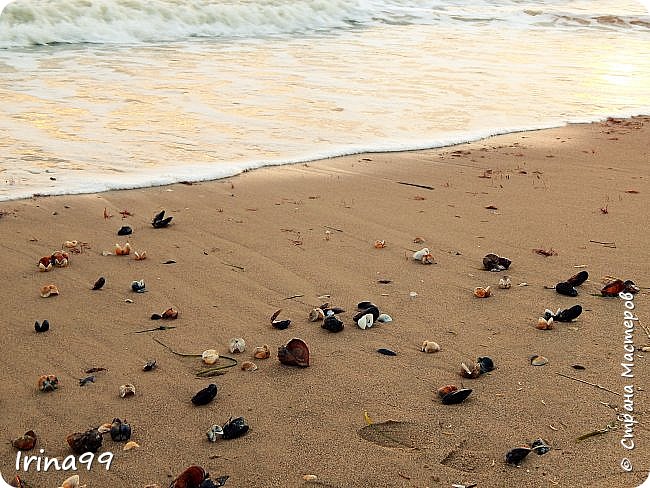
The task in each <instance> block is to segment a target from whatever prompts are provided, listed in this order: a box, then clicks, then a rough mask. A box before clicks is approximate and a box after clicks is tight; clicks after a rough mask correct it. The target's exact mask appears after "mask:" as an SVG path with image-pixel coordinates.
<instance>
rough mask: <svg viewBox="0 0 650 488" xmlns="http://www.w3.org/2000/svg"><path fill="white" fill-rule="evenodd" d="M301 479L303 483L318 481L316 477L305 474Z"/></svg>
mask: <svg viewBox="0 0 650 488" xmlns="http://www.w3.org/2000/svg"><path fill="white" fill-rule="evenodd" d="M302 479H303V480H305V481H316V480H317V479H318V476H316V475H315V474H305V475H303V477H302Z"/></svg>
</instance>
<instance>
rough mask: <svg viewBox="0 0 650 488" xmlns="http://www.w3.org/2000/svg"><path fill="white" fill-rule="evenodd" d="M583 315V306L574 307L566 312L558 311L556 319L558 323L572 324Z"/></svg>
mask: <svg viewBox="0 0 650 488" xmlns="http://www.w3.org/2000/svg"><path fill="white" fill-rule="evenodd" d="M581 313H582V306H580V305H574V306H573V307H571V308H567V309H565V310H558V311H557V313H556V314H555V316H554V319H555V320H557V321H558V322H571V321H572V320H574V319H577V318H578V317H579V316H580V314H581Z"/></svg>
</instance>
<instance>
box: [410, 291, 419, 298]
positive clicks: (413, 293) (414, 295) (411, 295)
mask: <svg viewBox="0 0 650 488" xmlns="http://www.w3.org/2000/svg"><path fill="white" fill-rule="evenodd" d="M409 296H410V297H411V298H415V297H417V296H418V294H417V292H414V291H412V292H411V293H409Z"/></svg>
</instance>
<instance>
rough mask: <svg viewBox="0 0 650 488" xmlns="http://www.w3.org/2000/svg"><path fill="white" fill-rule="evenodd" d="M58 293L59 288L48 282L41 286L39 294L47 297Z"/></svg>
mask: <svg viewBox="0 0 650 488" xmlns="http://www.w3.org/2000/svg"><path fill="white" fill-rule="evenodd" d="M58 294H59V289H58V288H57V286H56V285H53V284H49V285H44V286H43V287H41V296H42V297H43V298H47V297H49V296H56V295H58Z"/></svg>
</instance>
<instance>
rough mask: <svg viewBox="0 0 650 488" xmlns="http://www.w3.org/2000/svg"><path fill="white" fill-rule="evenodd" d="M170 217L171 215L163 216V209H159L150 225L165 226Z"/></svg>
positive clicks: (159, 227) (160, 227)
mask: <svg viewBox="0 0 650 488" xmlns="http://www.w3.org/2000/svg"><path fill="white" fill-rule="evenodd" d="M172 219H173V217H167V218H165V211H164V210H161V211H160V212H158V213H157V214H156V215H154V216H153V220H152V221H151V225H152V226H153V228H154V229H162V228H163V227H167V226H168V225H169V224H170V222H171V221H172Z"/></svg>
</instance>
